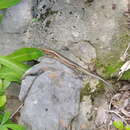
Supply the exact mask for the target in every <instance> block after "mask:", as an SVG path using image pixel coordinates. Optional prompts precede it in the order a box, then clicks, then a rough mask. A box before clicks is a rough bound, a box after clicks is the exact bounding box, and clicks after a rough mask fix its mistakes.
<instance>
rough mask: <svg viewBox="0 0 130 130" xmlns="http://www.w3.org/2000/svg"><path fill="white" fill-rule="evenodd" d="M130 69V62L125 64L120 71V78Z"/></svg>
mask: <svg viewBox="0 0 130 130" xmlns="http://www.w3.org/2000/svg"><path fill="white" fill-rule="evenodd" d="M129 69H130V60H129V61H127V62H125V63H124V64H123V65H122V67H121V68H120V71H119V78H118V79H120V78H121V76H122V75H123V73H124V72H126V71H127V70H129Z"/></svg>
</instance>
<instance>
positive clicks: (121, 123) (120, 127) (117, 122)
mask: <svg viewBox="0 0 130 130" xmlns="http://www.w3.org/2000/svg"><path fill="white" fill-rule="evenodd" d="M113 125H114V126H115V127H116V128H117V129H120V130H121V129H124V125H123V122H122V121H114V122H113Z"/></svg>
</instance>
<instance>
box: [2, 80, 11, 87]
mask: <svg viewBox="0 0 130 130" xmlns="http://www.w3.org/2000/svg"><path fill="white" fill-rule="evenodd" d="M10 84H11V82H10V81H8V80H3V88H4V89H6V88H8V87H9V85H10Z"/></svg>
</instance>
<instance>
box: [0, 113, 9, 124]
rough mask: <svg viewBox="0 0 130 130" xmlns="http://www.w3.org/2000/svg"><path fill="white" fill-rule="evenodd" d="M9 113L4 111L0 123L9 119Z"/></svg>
mask: <svg viewBox="0 0 130 130" xmlns="http://www.w3.org/2000/svg"><path fill="white" fill-rule="evenodd" d="M10 115H11V114H10V112H5V114H4V116H3V119H2V122H1V125H3V124H5V123H6V122H7V121H8V120H9V118H10Z"/></svg>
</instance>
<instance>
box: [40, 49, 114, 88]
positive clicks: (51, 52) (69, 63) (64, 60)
mask: <svg viewBox="0 0 130 130" xmlns="http://www.w3.org/2000/svg"><path fill="white" fill-rule="evenodd" d="M40 50H41V51H43V53H44V54H46V55H50V56H52V57H53V58H56V59H57V60H59V61H60V62H62V63H63V64H65V65H67V66H68V67H69V68H72V69H74V70H78V71H80V72H81V73H83V74H86V75H89V76H91V77H93V78H96V79H98V80H101V81H102V82H104V84H105V85H107V86H109V87H112V85H111V84H110V83H108V82H107V81H105V80H104V79H103V78H102V77H100V76H98V75H96V74H93V73H92V72H89V71H88V70H87V69H86V68H84V67H82V66H81V65H79V64H77V63H75V62H74V61H72V60H70V59H68V58H67V57H65V56H63V55H62V54H60V53H59V52H56V51H55V50H52V49H46V48H43V49H42V48H40Z"/></svg>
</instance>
